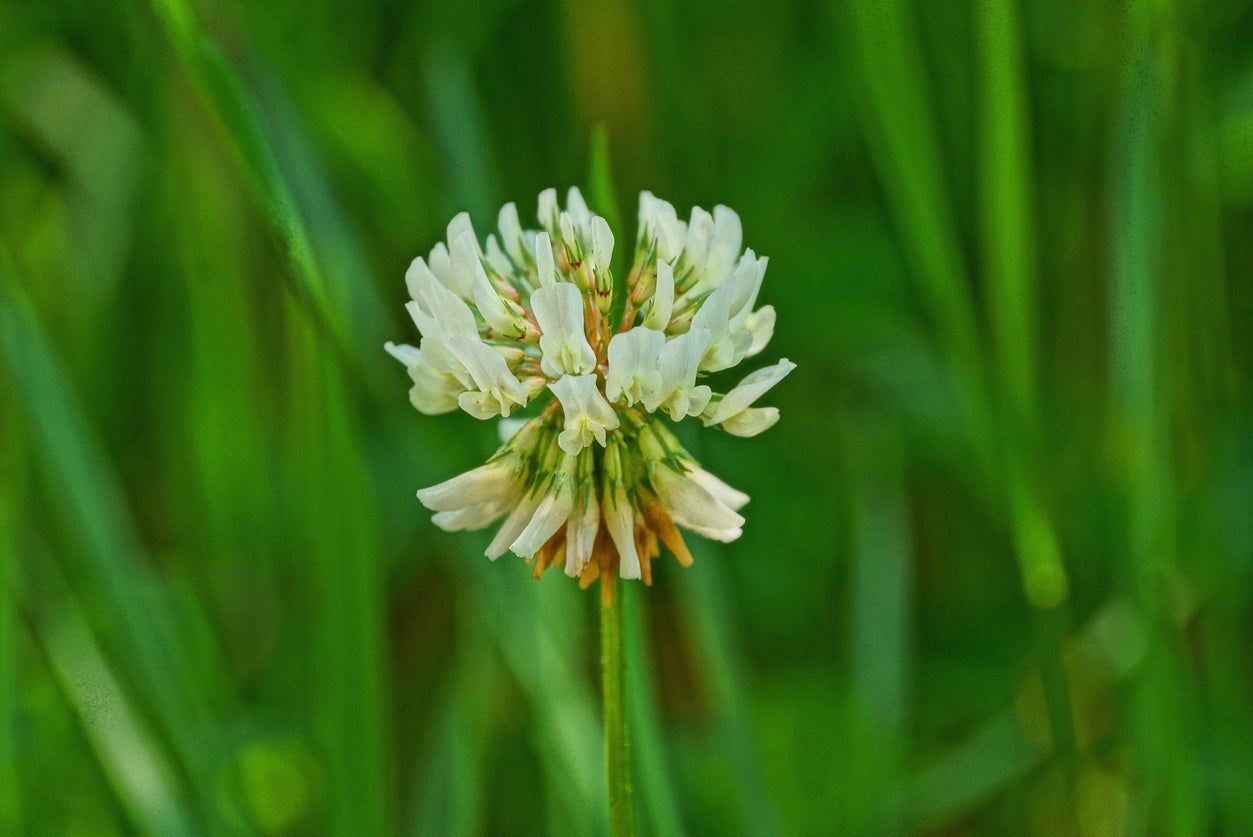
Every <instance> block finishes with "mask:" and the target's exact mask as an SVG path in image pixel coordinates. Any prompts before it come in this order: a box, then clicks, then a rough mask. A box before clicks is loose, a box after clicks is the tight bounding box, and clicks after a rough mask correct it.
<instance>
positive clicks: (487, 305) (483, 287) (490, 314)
mask: <svg viewBox="0 0 1253 837" xmlns="http://www.w3.org/2000/svg"><path fill="white" fill-rule="evenodd" d="M473 271H474V304H475V305H476V306H477V307H478V309H479V313H480V314H482V315H483V319H484V320H485V321H486V322H487V324H488V326H490V327H491V329H492V331H494V332H496V333H497V334H500V335H506V336H516V335H517V334H519V329H518V324H517V322H516V321H515V320H514V317H513V314H512V313H510V311H509V308H508V306H506V305H505V301H504V300H503V299H501V298H500V294H499V293H497V292H496V288H495V286H493V285H492V281H491V280H490V279H488V278H487V272H486V271H484V270H483V264H482V263H481V262H478V261H476V262H475V264H474V268H473Z"/></svg>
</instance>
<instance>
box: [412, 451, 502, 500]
mask: <svg viewBox="0 0 1253 837" xmlns="http://www.w3.org/2000/svg"><path fill="white" fill-rule="evenodd" d="M513 481H514V463H513V461H512V459H511V458H510V457H500V458H499V459H492V460H489V461H488V462H486V463H484V464H482V465H480V466H479V467H477V468H475V469H473V470H470V471H466V472H465V473H464V474H458V475H457V476H455V477H453V478H452V479H448V480H444V481H443V482H441V483H439V484H438V485H432V486H431V487H430V488H423V489H420V490H419V491H418V499H419V500H421V501H422V505H424V506H426V507H427V508H428V509H430V510H431V511H456V510H457V509H460V508H465V507H466V506H471V505H475V504H476V503H488V502H492V501H493V500H498V499H503V498H505V497H506V496H508V494H509V490H510V487H511V486H512V484H513Z"/></svg>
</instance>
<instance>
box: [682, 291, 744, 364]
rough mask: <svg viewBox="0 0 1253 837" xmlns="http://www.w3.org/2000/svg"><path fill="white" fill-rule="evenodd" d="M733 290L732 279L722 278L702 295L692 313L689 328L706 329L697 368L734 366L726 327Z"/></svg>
mask: <svg viewBox="0 0 1253 837" xmlns="http://www.w3.org/2000/svg"><path fill="white" fill-rule="evenodd" d="M735 291H736V286H735V283H734V282H726V283H724V284H723V285H722V286H720V287H718V288H716V289H715V290H714V292H713V293H711V294H710V295H709V296H708V297H706V298H705V301H704V303H702V304H701V307H700V308H699V309H698V310H697V311H696V315H695V316H694V317H692V328H694V329H696V328H704V329H708V330H709V333H710V341H709V347H708V348H707V349H706V350H705V355H704V357H703V358H702V359H701V361H700V368H701V369H704V370H706V371H708V372H717V371H718V370H720V369H727V368H728V367H731V366H734V365H735V362H736V360H738V358H736V357H735V342H734V340H733V338H732V335H731V331H730V328H729V326H730V319H731V299H732V297H733V296H734V294H735Z"/></svg>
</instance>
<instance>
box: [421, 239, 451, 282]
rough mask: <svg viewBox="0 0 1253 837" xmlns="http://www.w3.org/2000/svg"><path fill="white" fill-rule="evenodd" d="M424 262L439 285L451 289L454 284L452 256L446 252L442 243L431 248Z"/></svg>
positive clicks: (446, 249) (446, 248)
mask: <svg viewBox="0 0 1253 837" xmlns="http://www.w3.org/2000/svg"><path fill="white" fill-rule="evenodd" d="M426 260H427V263H428V264H430V266H431V272H432V273H434V274H435V278H436V279H438V280H439V283H440V284H441V285H443V286H444V287H445V288H449V289H451V288H452V286H453V285H454V284H456V283H455V282H454V281H453V275H452V254H450V253H449V252H448V247H447V245H445V244H444V242H442V241H440V242H438V243H437V244H436V245H435V246H434V247H432V248H431V252H430V254H429V255H427V257H426Z"/></svg>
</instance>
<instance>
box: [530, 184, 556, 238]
mask: <svg viewBox="0 0 1253 837" xmlns="http://www.w3.org/2000/svg"><path fill="white" fill-rule="evenodd" d="M558 212H560V209H559V208H558V206H557V190H556V189H551V188H550V189H545V190H544V191H542V192H540V193H539V207H538V208H537V209H536V212H535V215H536V217H537V218H539V222H540V225H541V226H542V227H544V228H545V229H547V230H552V229H553V228H554V227H555V226H556V224H557V214H558Z"/></svg>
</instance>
